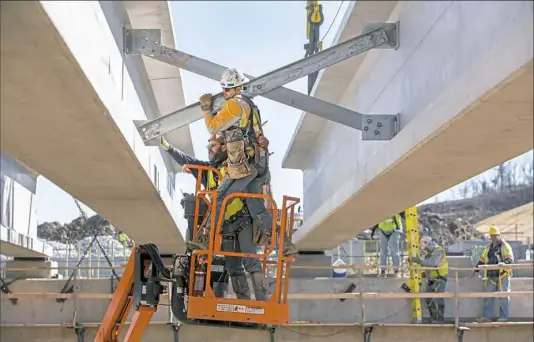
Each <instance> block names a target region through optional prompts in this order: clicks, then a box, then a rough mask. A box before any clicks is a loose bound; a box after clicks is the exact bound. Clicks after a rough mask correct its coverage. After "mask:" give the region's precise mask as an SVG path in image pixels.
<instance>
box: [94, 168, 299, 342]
mask: <svg viewBox="0 0 534 342" xmlns="http://www.w3.org/2000/svg"><path fill="white" fill-rule="evenodd" d="M184 167H187V168H189V169H190V170H193V169H197V170H198V177H197V183H196V189H195V194H194V196H193V195H188V196H187V198H186V200H184V201H183V203H182V205H183V206H184V216H185V217H186V218H187V219H188V233H187V239H194V238H195V237H196V235H197V234H198V232H199V231H200V230H201V229H204V228H205V225H206V222H207V220H208V218H210V220H211V225H210V227H215V228H212V229H210V230H209V236H210V238H209V249H208V250H200V251H199V250H196V251H190V250H186V252H185V253H184V254H177V255H176V256H175V257H174V261H173V267H172V269H170V270H169V269H167V268H166V267H165V265H164V264H163V261H162V259H161V257H160V255H159V252H158V249H157V247H156V246H155V245H153V244H146V245H140V246H139V247H136V248H134V250H133V252H132V254H131V256H130V260H129V261H128V264H127V265H126V266H125V268H124V273H123V275H122V278H121V280H120V282H119V284H118V286H117V289H116V290H115V292H114V293H113V296H112V299H111V302H110V304H109V306H108V309H107V311H106V313H105V315H104V318H103V320H102V324H101V325H100V328H99V330H98V332H97V335H96V338H95V340H94V341H95V342H118V341H119V335H120V333H121V330H122V328H123V326H124V324H125V321H126V318H127V317H128V314H129V312H130V310H131V309H132V307H133V308H134V310H135V314H134V316H133V318H132V321H131V324H130V326H129V329H128V331H127V332H126V335H125V338H124V342H140V341H141V338H142V336H143V333H144V331H145V330H146V328H147V327H148V325H149V323H150V320H151V318H152V316H153V315H154V313H155V312H156V311H157V308H158V304H159V299H160V295H161V294H162V293H163V289H164V287H163V285H162V283H164V282H167V283H170V284H171V285H170V286H169V292H171V309H172V313H173V315H174V317H175V318H176V319H177V320H178V321H179V322H180V323H181V324H188V325H190V324H195V325H212V326H222V327H237V328H253V329H263V328H271V327H272V326H276V325H280V324H285V323H288V322H289V304H288V303H287V291H288V285H289V279H288V277H289V263H290V262H291V261H293V260H294V259H293V258H290V257H284V256H283V255H282V254H281V253H277V255H278V256H277V260H276V261H270V260H268V257H269V255H271V253H272V252H273V251H274V249H275V247H276V239H272V241H271V244H270V245H269V246H264V253H263V254H245V253H238V252H224V251H222V250H221V241H222V234H221V226H222V220H223V216H224V215H219V216H220V217H219V221H218V222H215V216H216V215H214V213H213V211H214V210H215V208H216V205H215V203H216V202H217V192H216V191H206V190H201V182H200V180H201V179H202V172H206V171H212V172H214V173H216V174H219V176H220V173H219V171H218V170H216V169H213V168H210V167H207V166H200V165H184ZM208 196H211V200H208V198H207V197H208ZM192 197H194V205H191V202H192V201H191V198H192ZM233 197H241V198H243V197H244V198H246V197H256V198H267V197H268V196H266V195H259V194H246V193H236V194H232V195H230V196H228V198H226V199H225V200H224V201H223V204H222V207H221V210H222V211H223V212H224V211H225V209H226V205H227V203H228V202H229V201H230V200H231V199H232V198H233ZM268 199H270V203H271V204H272V208H271V210H272V212H273V222H272V224H273V228H272V229H273V236H277V231H276V229H277V224H276V222H277V213H278V210H277V207H276V203H275V202H274V201H273V200H272V199H271V198H268ZM186 202H189V204H188V203H186ZM298 202H299V199H297V198H292V197H287V196H284V201H283V205H282V210H281V220H280V223H281V224H280V234H279V236H280V237H279V239H280V241H279V243H278V245H279V246H278V247H279V248H283V245H284V235H285V234H284V233H285V230H286V227H287V226H289V227H292V225H293V218H294V212H295V205H297V204H298ZM210 213H211V214H210ZM291 236H292V231H291V230H290V231H289V237H290V238H291ZM224 256H238V257H251V258H258V259H262V261H263V262H262V267H263V270H264V273H265V270H266V267H267V264H276V266H277V271H276V279H275V284H274V291H273V293H272V294H271V296H270V298H269V299H268V300H267V301H255V300H243V299H232V298H226V296H225V294H224V293H218V292H217V291H216V290H215V287H214V284H215V283H218V282H220V281H221V280H220V278H224V275H225V272H221V270H220V267H221V265H222V266H224ZM221 261H222V264H221ZM283 275H284V276H283ZM171 288H172V290H171ZM271 330H272V328H271ZM178 331H179V330H178V329H177V330H175V333H178Z"/></svg>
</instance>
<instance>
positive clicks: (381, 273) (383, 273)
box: [378, 270, 387, 278]
mask: <svg viewBox="0 0 534 342" xmlns="http://www.w3.org/2000/svg"><path fill="white" fill-rule="evenodd" d="M378 278H387V276H386V270H381V271H380V273H379V274H378Z"/></svg>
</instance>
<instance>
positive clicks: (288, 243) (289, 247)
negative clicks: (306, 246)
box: [282, 236, 299, 256]
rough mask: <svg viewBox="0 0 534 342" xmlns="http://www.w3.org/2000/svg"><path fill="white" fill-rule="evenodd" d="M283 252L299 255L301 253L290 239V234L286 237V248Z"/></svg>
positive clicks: (289, 254)
mask: <svg viewBox="0 0 534 342" xmlns="http://www.w3.org/2000/svg"><path fill="white" fill-rule="evenodd" d="M282 253H283V255H284V256H297V255H298V254H299V250H298V249H297V246H296V245H295V244H294V243H293V241H291V240H289V236H285V237H284V250H283V252H282Z"/></svg>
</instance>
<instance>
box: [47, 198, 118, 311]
mask: <svg viewBox="0 0 534 342" xmlns="http://www.w3.org/2000/svg"><path fill="white" fill-rule="evenodd" d="M72 199H74V203H75V204H76V206H77V207H78V210H79V211H80V216H81V217H82V218H83V222H82V226H83V225H84V224H86V223H87V220H88V216H87V213H86V212H85V210H83V208H82V206H81V204H80V202H79V201H78V200H77V199H76V198H75V197H72ZM93 233H94V235H93V239H92V240H91V242H90V243H89V245H88V246H87V248H85V250H84V252H83V255H82V256H81V258H80V259H79V260H78V264H77V265H76V267H75V268H74V270H73V271H72V273H71V274H70V276H69V279H67V282H66V283H65V285H64V286H63V288H62V289H61V291H60V293H71V292H72V290H73V287H72V286H71V285H70V283H71V281H72V279H73V277H74V274H75V273H76V272H78V269H79V267H80V266H81V264H82V263H83V261H84V260H85V258H86V256H87V253H88V252H89V251H90V250H91V248H92V246H93V244H94V243H95V242H96V244H97V245H98V247H99V248H100V250H101V251H102V254H103V255H104V258H105V259H106V261H107V263H108V265H109V266H110V267H112V268H111V273H112V274H113V276H114V277H115V278H116V279H119V278H120V277H119V275H118V274H117V272H116V271H115V269H114V268H113V263H112V262H111V260H110V259H109V257H108V255H107V253H106V251H105V249H104V247H103V246H102V244H101V243H100V241H98V231H97V229H95V231H94V232H93ZM56 301H57V302H64V301H65V299H64V298H57V299H56Z"/></svg>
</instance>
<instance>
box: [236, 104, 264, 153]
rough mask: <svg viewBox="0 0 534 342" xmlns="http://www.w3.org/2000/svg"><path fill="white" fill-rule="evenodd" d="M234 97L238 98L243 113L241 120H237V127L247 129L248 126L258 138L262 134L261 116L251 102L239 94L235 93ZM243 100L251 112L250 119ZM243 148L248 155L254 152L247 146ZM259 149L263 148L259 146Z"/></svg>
mask: <svg viewBox="0 0 534 342" xmlns="http://www.w3.org/2000/svg"><path fill="white" fill-rule="evenodd" d="M235 98H237V99H239V100H238V102H239V105H240V106H241V112H242V113H243V114H242V115H241V120H240V121H239V128H241V129H243V130H249V129H250V128H252V131H254V135H255V136H256V138H258V137H259V136H260V135H262V134H263V128H262V125H261V118H260V115H259V113H258V110H257V108H256V107H255V106H253V105H252V102H251V103H248V102H247V101H246V100H245V99H244V98H243V97H241V96H240V95H237V96H236V97H235ZM243 102H245V103H246V104H247V105H248V106H249V107H250V111H251V113H252V120H250V119H251V116H250V115H249V113H247V111H246V110H245V108H244V107H243ZM249 125H250V126H249ZM247 133H249V132H247ZM245 149H246V150H247V154H248V156H249V157H253V156H254V152H255V151H254V149H251V148H249V146H246V147H245ZM260 149H263V148H262V147H260Z"/></svg>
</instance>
